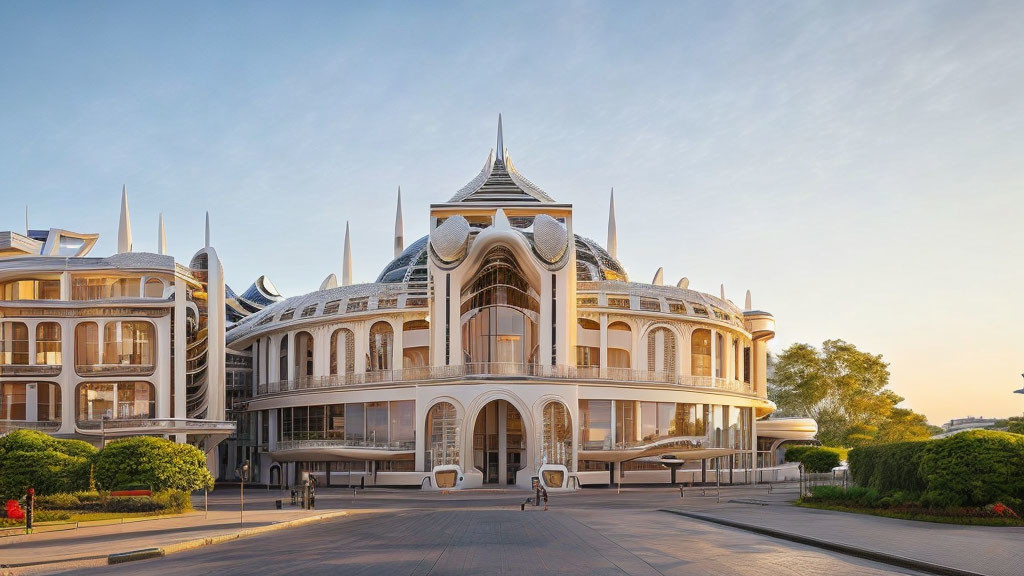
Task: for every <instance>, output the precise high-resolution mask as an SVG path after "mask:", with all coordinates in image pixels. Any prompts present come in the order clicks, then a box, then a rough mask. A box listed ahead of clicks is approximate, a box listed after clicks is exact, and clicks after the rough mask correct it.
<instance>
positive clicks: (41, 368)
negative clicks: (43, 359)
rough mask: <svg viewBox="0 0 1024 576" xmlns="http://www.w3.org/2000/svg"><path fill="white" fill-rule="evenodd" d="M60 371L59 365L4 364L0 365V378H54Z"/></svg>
mask: <svg viewBox="0 0 1024 576" xmlns="http://www.w3.org/2000/svg"><path fill="white" fill-rule="evenodd" d="M60 369H61V365H60V364H34V365H31V366H28V365H24V364H5V365H0V376H56V375H58V374H60Z"/></svg>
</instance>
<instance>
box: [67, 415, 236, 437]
mask: <svg viewBox="0 0 1024 576" xmlns="http://www.w3.org/2000/svg"><path fill="white" fill-rule="evenodd" d="M101 424H102V429H103V430H104V431H105V432H106V433H108V434H110V433H116V432H117V431H118V430H126V429H131V430H137V429H144V430H146V433H150V434H159V433H161V432H166V433H169V434H177V433H182V432H184V433H187V432H189V431H190V430H202V431H204V432H209V431H216V432H223V433H226V434H231V433H233V432H234V431H235V426H236V424H235V422H234V421H232V420H200V419H195V418H123V419H115V420H106V421H104V422H101V421H100V420H79V421H78V422H76V423H75V425H76V426H77V427H78V429H79V430H88V431H93V432H98V431H99V430H100V429H101Z"/></svg>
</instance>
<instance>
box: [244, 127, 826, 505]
mask: <svg viewBox="0 0 1024 576" xmlns="http://www.w3.org/2000/svg"><path fill="white" fill-rule="evenodd" d="M497 151H498V152H497V154H494V153H493V152H492V154H491V155H490V156H489V157H488V159H487V161H486V162H485V164H484V166H483V169H482V170H481V171H480V172H479V174H478V175H477V176H476V177H475V178H473V179H472V180H471V181H470V182H469V183H468V184H467V185H466V186H465V187H463V188H462V189H461V190H459V191H457V192H456V193H455V194H454V195H452V196H451V198H450V200H448V201H447V202H442V203H438V204H433V205H431V207H430V215H429V216H430V233H429V235H428V236H424V237H423V238H420V239H419V240H416V241H415V242H412V243H411V244H410V245H409V246H408V247H406V246H405V245H404V233H403V230H402V229H401V228H402V225H401V222H402V215H401V208H400V206H401V204H399V213H398V216H397V218H396V231H395V247H396V248H395V252H396V258H395V259H394V260H393V261H392V262H390V263H387V264H385V265H384V266H383V267H382V271H381V273H380V275H379V277H378V278H377V281H376V282H374V283H371V284H358V285H351V284H349V283H348V282H349V281H350V278H351V253H350V248H349V244H348V230H347V227H346V232H345V236H346V250H345V265H344V268H345V269H344V270H343V271H342V275H341V276H342V278H343V281H342V285H340V286H338V285H337V282H336V281H332V280H333V276H332V277H329V278H328V280H325V281H324V284H323V285H322V286H321V289H320V290H317V291H315V292H311V293H309V294H304V295H301V296H294V297H290V298H286V299H284V300H281V301H278V302H273V303H267V305H266V307H265V308H263V309H262V310H259V311H256V312H254V313H252V314H250V315H248V316H247V317H245V318H243V319H241V320H239V321H238V322H237V323H235V324H234V325H233V326H232V327H231V328H230V330H229V332H228V335H227V345H228V346H229V349H230V351H229V355H234V357H236V358H237V366H235V367H234V369H235V370H237V371H239V372H240V373H241V372H244V371H248V372H249V373H250V374H251V376H250V377H251V379H252V381H253V385H252V389H251V393H248V392H247V393H245V394H243V395H242V396H240V397H238V398H236V400H235V401H233V402H232V404H233V405H234V406H235V407H236V410H237V411H238V412H239V413H240V414H243V415H244V420H242V419H240V428H239V437H240V439H241V438H244V440H240V441H239V445H238V449H237V450H226V451H227V452H230V454H228V455H227V458H228V460H226V461H225V463H224V468H226V469H230V468H231V465H232V464H233V463H234V460H233V459H238V458H245V459H249V460H251V461H252V462H253V470H254V472H255V473H256V474H257V479H258V481H261V482H264V483H269V484H272V485H294V484H295V483H296V482H298V481H299V480H300V478H301V477H302V474H303V473H304V472H306V473H312V474H314V475H318V476H319V477H320V480H321V482H327V483H329V484H337V483H339V482H352V481H354V482H355V483H357V484H358V483H364V484H367V485H413V486H422V487H424V488H435V489H436V488H460V487H461V488H468V487H479V486H486V485H516V486H520V487H528V486H530V485H531V482H532V479H533V478H534V477H537V478H538V479H539V481H541V482H542V483H544V484H545V485H546V486H548V487H549V488H552V489H558V488H568V487H569V486H570V485H571V484H570V483H575V482H578V483H581V484H599V483H604V484H607V483H609V482H622V481H626V482H670V481H672V480H673V479H675V478H677V473H678V472H680V471H682V472H683V473H684V474H685V473H689V474H691V475H693V474H704V473H706V471H707V469H708V467H709V466H711V467H715V466H725V465H729V464H731V467H732V468H733V469H737V470H753V469H755V468H756V467H757V466H758V465H759V462H758V457H759V453H758V440H757V438H758V437H757V432H756V427H757V420H758V419H759V418H763V417H765V416H767V415H769V414H770V413H771V412H772V411H773V409H774V406H773V404H772V403H771V402H769V401H768V400H767V396H766V343H767V342H768V340H770V339H771V338H772V337H773V336H774V326H775V320H774V318H773V317H772V315H771V314H769V313H767V312H763V311H758V310H753V309H750V306H749V303H748V304H747V305H745V306H744V308H745V309H740V308H739V307H737V306H736V305H735V304H733V303H732V302H731V301H729V300H727V299H725V297H724V290H723V294H721V295H720V296H715V295H711V294H706V293H702V292H698V291H695V290H691V289H689V288H688V282H687V281H686V280H685V279H684V280H682V281H680V282H679V284H678V285H676V286H666V285H663V283H662V282H661V273H660V272H659V274H658V275H657V276H656V278H655V283H652V284H646V283H641V282H633V281H630V278H629V275H628V274H627V272H626V268H625V267H624V266H623V265H622V264H621V263H620V262H619V261H618V260H617V259H616V257H615V249H616V246H617V243H618V239H617V237H616V232H615V227H614V214H612V215H611V218H612V219H611V221H610V224H609V241H608V245H607V246H608V247H607V248H605V247H602V246H601V245H599V244H598V243H597V242H595V241H593V240H591V239H589V238H587V237H585V236H582V235H578V234H576V233H575V227H574V221H573V207H572V205H570V204H564V203H559V202H557V201H556V200H554V199H553V197H552V195H549V194H548V193H546V192H545V191H543V190H542V189H541V188H540V187H538V186H537V185H536V184H534V183H532V182H531V181H530V180H528V179H527V178H525V177H524V176H523V175H522V174H520V172H519V171H518V170H517V168H516V166H515V165H514V164H513V162H512V159H511V158H510V157H509V155H508V153H507V151H506V150H505V148H504V144H503V137H502V129H501V123H500V119H499V128H498V146H497ZM613 209H614V208H613ZM341 229H342V223H341V222H339V223H338V231H339V237H340V233H341ZM246 359H248V360H246ZM247 362H248V363H247ZM242 417H243V416H240V418H242ZM812 424H813V423H812ZM805 428H806V427H805ZM791 432H792V431H789V430H787V431H786V433H787V434H790V433H791ZM798 432H799V431H798ZM800 433H801V434H804V435H806V434H807V430H806V429H805V430H803V431H802V432H800ZM809 437H813V431H811V432H810V436H809ZM766 442H768V443H769V444H770V443H771V442H772V440H771V439H766ZM760 464H763V462H762V463H760Z"/></svg>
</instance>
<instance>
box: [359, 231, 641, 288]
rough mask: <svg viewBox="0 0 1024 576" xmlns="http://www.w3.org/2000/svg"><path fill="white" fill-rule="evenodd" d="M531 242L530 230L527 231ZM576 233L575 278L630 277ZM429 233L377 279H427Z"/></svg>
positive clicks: (396, 280) (616, 262) (592, 244)
mask: <svg viewBox="0 0 1024 576" xmlns="http://www.w3.org/2000/svg"><path fill="white" fill-rule="evenodd" d="M525 235H526V237H527V238H528V239H529V240H530V242H531V243H532V242H533V240H534V239H533V234H532V233H529V232H528V233H526V234H525ZM574 236H575V237H576V279H577V280H579V281H581V282H589V281H595V280H621V281H623V282H628V281H629V276H628V275H627V274H626V270H625V268H623V267H622V264H620V263H619V261H618V260H616V259H615V258H612V257H611V255H610V254H608V252H607V251H605V249H604V248H602V247H601V246H600V245H598V243H597V242H594V241H593V240H591V239H589V238H584V237H583V236H580V235H578V234H576V235H574ZM429 239H430V237H429V236H424V237H422V238H420V239H419V240H417V241H415V242H413V243H412V244H411V245H410V246H409V247H408V248H406V249H405V251H404V252H402V254H401V255H399V256H398V258H395V259H394V260H392V261H391V262H390V263H389V264H388V265H387V266H386V267H385V268H384V270H383V271H382V272H381V273H380V276H378V277H377V282H378V283H380V282H383V283H387V284H392V283H400V282H426V281H427V243H428V241H429Z"/></svg>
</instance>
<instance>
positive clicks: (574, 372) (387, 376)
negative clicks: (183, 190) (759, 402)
mask: <svg viewBox="0 0 1024 576" xmlns="http://www.w3.org/2000/svg"><path fill="white" fill-rule="evenodd" d="M605 373H606V376H603V377H602V376H601V370H600V369H599V368H597V367H594V366H583V367H576V366H564V365H555V366H549V365H543V364H519V363H515V362H482V363H471V364H462V365H458V366H425V367H419V368H405V369H402V370H374V371H368V372H365V373H349V374H332V375H330V376H304V377H300V378H296V379H293V380H282V381H275V382H269V383H263V384H260V385H259V386H258V387H257V392H256V395H257V396H269V395H275V394H283V393H287V392H301V391H315V390H326V389H338V388H346V387H350V386H362V385H367V384H401V383H407V382H429V381H439V380H452V379H467V378H468V379H475V378H509V377H512V378H538V379H548V380H577V381H588V380H594V381H601V382H628V383H653V384H668V385H672V386H679V387H682V388H702V389H712V390H727V391H729V392H737V393H740V394H754V386H753V384H752V383H748V382H742V381H740V380H729V379H726V378H716V377H712V376H688V375H682V374H676V373H674V372H661V371H655V370H638V369H632V368H606V369H605Z"/></svg>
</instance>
